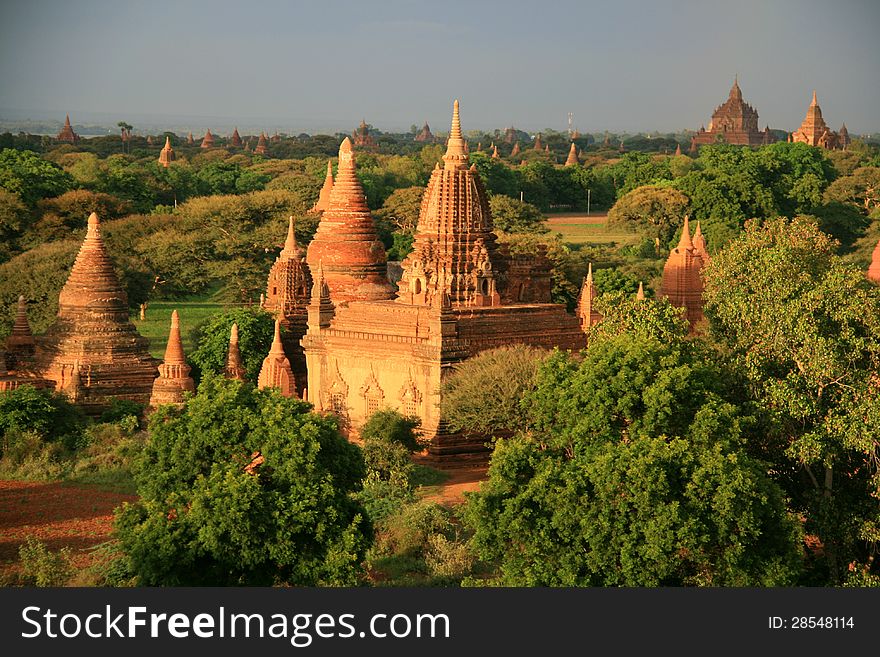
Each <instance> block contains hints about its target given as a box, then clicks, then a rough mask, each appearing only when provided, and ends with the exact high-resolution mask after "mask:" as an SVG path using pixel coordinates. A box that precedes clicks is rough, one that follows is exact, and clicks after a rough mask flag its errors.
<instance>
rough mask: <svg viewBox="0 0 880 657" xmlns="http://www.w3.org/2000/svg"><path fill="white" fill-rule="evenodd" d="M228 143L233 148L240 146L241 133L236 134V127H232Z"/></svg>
mask: <svg viewBox="0 0 880 657" xmlns="http://www.w3.org/2000/svg"><path fill="white" fill-rule="evenodd" d="M229 145H230V146H232V147H233V148H241V135H239V134H238V127H235V128H233V129H232V136H231V137H230V138H229Z"/></svg>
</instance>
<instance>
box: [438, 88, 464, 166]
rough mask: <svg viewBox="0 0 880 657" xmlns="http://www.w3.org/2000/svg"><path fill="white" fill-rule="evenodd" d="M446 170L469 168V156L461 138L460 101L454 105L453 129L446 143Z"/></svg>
mask: <svg viewBox="0 0 880 657" xmlns="http://www.w3.org/2000/svg"><path fill="white" fill-rule="evenodd" d="M443 162H445V165H444V168H446V169H461V168H463V167H465V166H468V154H467V148H466V145H465V141H464V139H463V138H462V136H461V120H460V118H459V114H458V99H457V98H456V99H455V102H454V103H453V104H452V128H451V129H450V130H449V140H448V141H447V142H446V154H445V155H444V156H443Z"/></svg>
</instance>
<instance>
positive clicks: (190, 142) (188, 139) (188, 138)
mask: <svg viewBox="0 0 880 657" xmlns="http://www.w3.org/2000/svg"><path fill="white" fill-rule="evenodd" d="M186 143H187V144H188V145H189V146H193V145H194V144H195V143H196V140H195V139H193V133H191V132H190V133H189V134H188V135H187V136H186Z"/></svg>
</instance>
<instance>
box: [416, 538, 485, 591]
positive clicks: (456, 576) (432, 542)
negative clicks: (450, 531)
mask: <svg viewBox="0 0 880 657" xmlns="http://www.w3.org/2000/svg"><path fill="white" fill-rule="evenodd" d="M474 561H475V558H474V555H473V553H472V552H471V551H470V549H469V548H468V546H467V544H466V543H461V542H459V541H451V540H449V539H448V538H446V536H444V535H443V534H431V535H430V536H429V537H428V546H427V550H426V552H425V565H427V567H428V571H429V572H430V573H431V574H432V575H433V576H434V577H437V578H440V579H448V580H453V581H455V580H461V579H462V578H463V577H465V576H466V575H467V574H468V573H470V572H471V569H472V568H473V566H474Z"/></svg>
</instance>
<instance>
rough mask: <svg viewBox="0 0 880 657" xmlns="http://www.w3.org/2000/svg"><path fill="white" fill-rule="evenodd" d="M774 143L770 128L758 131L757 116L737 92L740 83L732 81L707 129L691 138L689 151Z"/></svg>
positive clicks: (738, 91) (701, 129) (753, 109)
mask: <svg viewBox="0 0 880 657" xmlns="http://www.w3.org/2000/svg"><path fill="white" fill-rule="evenodd" d="M774 141H776V140H775V138H774V137H773V135H772V134H771V132H770V128H769V127H766V128H764V130H759V129H758V112H757V110H755V108H753V107H752V106H751V105H749V104H748V103H746V102H745V101H744V100H743V97H742V91H741V90H740V88H739V81H738V80H734V81H733V86H732V87H731V88H730V94H729V95H728V97H727V100H726V101H725V102H724V103H723V104H722V105H719V106H718V107H717V108H716V109H715V112H714V113H713V114H712V120H711V121H710V122H709V129H708V130H706V129H705V128H700V131H699V132H697V133H696V134H695V135H694V136H693V137H692V138H691V151H692V152H693V151H696V150H697V149H698V148H699V147H700V146H703V145H705V144H715V143H718V142H722V143H725V144H736V145H739V146H761V145H763V144H770V143H772V142H774Z"/></svg>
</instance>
